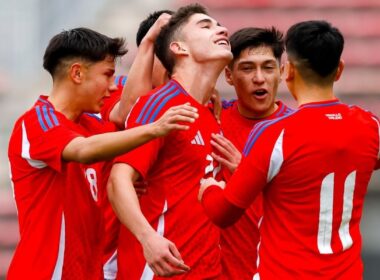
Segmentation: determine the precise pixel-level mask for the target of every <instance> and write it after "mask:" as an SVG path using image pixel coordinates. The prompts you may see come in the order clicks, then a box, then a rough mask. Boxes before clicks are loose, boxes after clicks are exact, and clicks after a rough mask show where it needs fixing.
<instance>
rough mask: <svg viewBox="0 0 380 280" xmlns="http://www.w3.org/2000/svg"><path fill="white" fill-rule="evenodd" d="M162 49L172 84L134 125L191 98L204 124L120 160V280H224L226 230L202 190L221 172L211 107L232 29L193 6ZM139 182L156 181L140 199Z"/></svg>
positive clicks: (113, 197)
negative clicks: (211, 214)
mask: <svg viewBox="0 0 380 280" xmlns="http://www.w3.org/2000/svg"><path fill="white" fill-rule="evenodd" d="M155 46H156V55H157V56H158V58H159V59H160V60H161V62H162V63H163V65H164V66H165V68H166V69H167V70H168V72H169V73H170V74H171V77H172V79H171V80H170V81H169V82H168V83H166V84H165V85H163V86H161V87H159V88H158V89H156V90H154V91H153V92H152V93H151V94H149V95H147V96H144V97H141V98H140V99H139V101H138V102H137V104H136V105H135V107H134V108H133V109H132V112H131V114H130V116H129V118H128V121H127V127H133V126H139V125H141V124H144V123H149V122H151V121H154V119H156V118H157V117H158V116H160V115H161V114H162V110H163V109H166V108H169V107H171V106H174V105H176V104H178V103H181V102H183V101H186V102H190V103H191V104H192V106H194V107H196V108H197V109H198V113H199V121H196V122H195V123H194V124H193V125H192V128H191V129H190V130H189V131H187V132H186V133H171V134H170V135H168V137H165V138H161V139H160V140H159V141H153V142H151V143H150V144H147V145H144V146H142V147H141V149H138V150H136V151H135V152H134V153H128V154H126V155H125V156H121V157H118V158H117V159H116V160H115V161H116V163H115V165H114V167H113V169H112V171H111V176H110V181H109V185H108V194H109V199H110V201H111V204H112V205H113V207H114V209H115V212H116V214H117V215H118V217H119V219H120V221H121V223H122V224H123V225H125V227H122V229H121V232H120V238H119V247H118V278H119V279H157V277H156V276H155V275H158V276H174V275H177V274H183V275H179V276H177V278H178V279H218V278H220V277H221V266H220V248H219V229H218V228H216V227H215V225H213V224H212V222H211V221H210V220H209V219H208V218H207V216H206V215H205V214H204V212H203V210H202V207H201V205H200V204H199V203H197V192H198V190H199V187H200V181H201V180H203V179H204V178H207V177H209V176H216V175H217V173H218V172H219V170H220V166H217V164H216V163H215V162H214V161H213V159H212V157H211V155H210V154H211V152H212V147H211V144H210V138H211V133H219V131H220V128H219V126H218V124H217V122H216V120H215V118H214V116H213V114H212V112H211V111H209V109H208V107H207V106H205V105H206V104H207V103H208V101H209V98H210V95H211V94H212V93H213V90H214V87H215V84H216V81H217V78H218V76H219V74H220V73H221V71H222V70H223V69H224V67H225V66H226V65H227V64H228V63H229V62H230V60H231V58H232V54H231V51H230V45H229V41H228V34H227V30H226V28H224V27H222V26H220V25H219V24H218V23H217V22H216V21H215V19H213V18H211V17H210V16H208V15H207V12H206V11H205V9H204V8H203V7H202V6H200V5H196V4H194V5H189V6H185V7H182V8H180V9H179V10H178V11H177V12H176V13H175V14H174V15H173V16H172V18H171V19H170V21H169V23H168V24H167V25H166V26H165V27H164V28H163V29H162V31H161V33H160V35H159V36H158V38H157V40H156V45H155ZM138 178H143V179H144V180H145V181H147V183H148V186H147V194H145V195H143V196H141V198H140V201H138V199H137V196H136V193H135V191H134V189H133V182H134V181H135V180H137V179H138ZM128 229H129V230H128ZM169 240H170V241H169ZM177 248H178V249H177ZM189 267H190V271H189ZM154 274H155V275H154Z"/></svg>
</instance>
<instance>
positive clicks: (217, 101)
mask: <svg viewBox="0 0 380 280" xmlns="http://www.w3.org/2000/svg"><path fill="white" fill-rule="evenodd" d="M210 100H211V102H212V103H213V108H214V110H213V111H214V116H215V119H216V121H217V122H218V123H219V124H220V114H221V113H222V99H221V98H220V94H219V91H218V90H217V89H216V88H214V92H213V93H212V95H211V98H210Z"/></svg>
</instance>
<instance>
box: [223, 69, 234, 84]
mask: <svg viewBox="0 0 380 280" xmlns="http://www.w3.org/2000/svg"><path fill="white" fill-rule="evenodd" d="M224 75H225V77H226V81H227V83H228V84H230V85H231V86H233V85H234V80H233V79H232V71H231V69H230V67H229V66H226V68H224Z"/></svg>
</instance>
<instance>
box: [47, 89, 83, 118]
mask: <svg viewBox="0 0 380 280" xmlns="http://www.w3.org/2000/svg"><path fill="white" fill-rule="evenodd" d="M71 94H72V91H71V90H70V89H68V88H67V87H64V86H61V85H58V86H57V85H54V86H53V89H52V91H51V93H50V95H49V97H48V100H49V102H50V103H51V104H52V105H53V106H54V109H55V110H56V111H58V112H60V113H61V114H63V115H64V116H65V117H66V118H68V119H69V120H72V121H75V120H77V119H78V117H79V116H80V115H81V114H82V113H83V112H82V111H81V110H80V109H79V108H77V106H75V102H73V100H72V99H71V98H70V96H71Z"/></svg>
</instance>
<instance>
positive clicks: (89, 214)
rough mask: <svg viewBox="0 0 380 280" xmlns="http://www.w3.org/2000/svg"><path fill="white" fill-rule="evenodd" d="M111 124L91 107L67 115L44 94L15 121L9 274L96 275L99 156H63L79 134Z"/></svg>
mask: <svg viewBox="0 0 380 280" xmlns="http://www.w3.org/2000/svg"><path fill="white" fill-rule="evenodd" d="M110 130H114V126H113V125H108V124H105V123H104V122H103V121H102V120H100V119H98V118H97V117H95V116H94V115H90V114H83V115H82V116H81V117H80V120H79V122H78V123H74V122H72V121H70V120H68V119H67V118H66V117H65V116H64V115H62V114H61V113H59V112H58V111H56V110H55V109H54V107H53V106H52V105H51V104H50V103H49V102H48V100H47V99H46V97H44V96H41V97H40V98H39V100H38V101H37V102H36V104H35V105H34V106H33V108H32V109H31V110H29V111H28V112H26V113H25V114H24V115H23V116H22V117H21V118H20V119H19V120H18V121H17V122H16V124H15V127H14V130H13V133H12V136H11V139H10V142H9V151H8V155H9V160H10V168H11V176H12V182H13V185H14V194H15V200H16V204H17V210H18V217H19V226H20V235H21V239H20V242H19V244H18V246H17V248H16V252H15V254H14V257H13V260H12V263H11V265H10V268H9V271H8V279H61V278H63V279H99V278H100V277H102V273H101V267H102V261H101V257H102V243H101V236H102V233H103V230H104V226H103V219H102V212H101V211H100V207H99V204H100V200H99V198H100V197H101V196H102V194H101V191H102V190H100V189H98V182H100V181H101V180H103V179H102V177H101V174H99V172H98V171H99V170H100V169H101V168H102V163H99V164H92V165H82V164H79V163H73V162H70V163H68V162H65V161H63V160H62V151H63V149H64V148H65V146H66V145H67V144H68V143H69V142H70V141H71V140H73V139H74V138H75V137H78V136H89V135H92V134H94V133H101V132H105V131H110Z"/></svg>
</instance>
